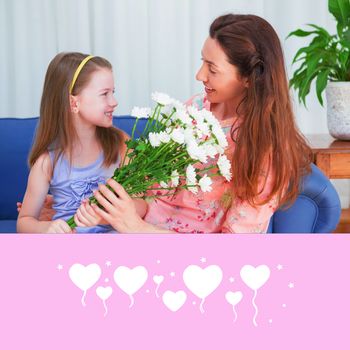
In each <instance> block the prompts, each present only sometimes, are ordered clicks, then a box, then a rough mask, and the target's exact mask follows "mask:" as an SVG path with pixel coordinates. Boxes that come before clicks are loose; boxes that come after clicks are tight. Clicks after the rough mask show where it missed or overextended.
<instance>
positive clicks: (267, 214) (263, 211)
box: [222, 173, 277, 233]
mask: <svg viewBox="0 0 350 350" xmlns="http://www.w3.org/2000/svg"><path fill="white" fill-rule="evenodd" d="M270 174H271V173H270ZM272 181H273V176H272V175H268V177H267V179H266V183H265V184H264V187H263V191H262V192H261V194H260V195H259V197H258V200H259V199H260V200H262V199H263V198H266V197H267V195H268V194H269V193H270V191H271V186H272ZM264 182H265V181H264ZM262 186H263V185H262ZM276 208H277V198H276V197H273V198H272V199H271V200H270V201H269V202H267V203H266V204H263V205H257V206H255V207H254V206H252V205H250V204H249V203H248V202H244V201H243V202H242V201H240V200H234V201H233V203H232V205H231V207H230V208H229V209H228V211H227V214H226V218H225V221H224V223H223V225H222V232H227V233H265V232H266V231H267V228H268V226H269V222H270V219H271V216H272V214H273V213H274V212H275V210H276Z"/></svg>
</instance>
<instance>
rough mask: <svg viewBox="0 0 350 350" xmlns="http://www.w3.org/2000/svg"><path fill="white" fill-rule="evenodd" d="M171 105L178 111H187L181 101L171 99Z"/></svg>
mask: <svg viewBox="0 0 350 350" xmlns="http://www.w3.org/2000/svg"><path fill="white" fill-rule="evenodd" d="M171 104H172V105H173V106H174V107H175V109H176V111H179V110H185V109H186V106H185V105H184V104H183V103H182V102H180V101H178V100H176V99H174V98H173V99H171Z"/></svg>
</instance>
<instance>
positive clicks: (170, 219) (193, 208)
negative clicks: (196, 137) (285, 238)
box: [145, 95, 277, 233]
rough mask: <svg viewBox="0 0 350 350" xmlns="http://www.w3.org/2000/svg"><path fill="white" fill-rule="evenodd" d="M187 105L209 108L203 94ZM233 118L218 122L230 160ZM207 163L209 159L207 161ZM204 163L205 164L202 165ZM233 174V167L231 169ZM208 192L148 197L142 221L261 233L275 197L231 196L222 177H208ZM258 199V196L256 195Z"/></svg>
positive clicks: (184, 229) (186, 229) (188, 229)
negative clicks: (262, 200)
mask: <svg viewBox="0 0 350 350" xmlns="http://www.w3.org/2000/svg"><path fill="white" fill-rule="evenodd" d="M188 104H192V105H194V106H195V107H197V108H198V109H202V108H206V109H208V110H210V102H209V101H208V100H207V99H206V96H203V95H200V96H198V95H197V96H195V97H193V98H192V99H191V100H190V101H189V102H188ZM234 122H235V119H234V118H231V119H226V120H223V121H221V122H220V124H221V126H222V128H223V131H224V132H225V134H226V138H227V141H228V148H227V151H226V156H227V157H228V158H229V159H232V154H233V152H234V148H235V144H234V142H233V140H232V138H231V136H230V130H231V126H232V125H233V123H234ZM209 162H210V161H209ZM206 165H208V163H207V164H206ZM233 176H234V169H233ZM212 181H213V184H212V191H211V192H202V191H201V190H199V191H198V193H197V194H193V193H192V192H190V191H186V190H182V191H179V192H178V193H177V194H176V195H174V196H171V197H160V198H157V199H152V200H151V201H150V202H149V205H148V212H147V214H146V216H145V220H146V221H147V222H149V223H151V224H154V225H156V226H159V227H162V228H165V229H168V230H172V231H175V232H181V233H264V232H266V230H267V228H268V225H269V221H270V218H271V216H272V214H273V213H274V211H275V210H276V206H277V204H276V200H275V199H273V200H271V201H270V202H269V203H267V204H265V205H261V206H256V207H253V206H251V205H250V204H249V203H247V202H242V201H239V200H237V199H236V200H235V199H233V198H232V183H231V182H227V181H226V180H225V179H224V178H223V177H222V176H214V177H212ZM271 181H272V179H271V176H268V177H267V180H266V183H265V186H264V189H263V191H262V193H261V194H260V196H261V198H263V197H264V196H266V195H267V194H268V193H269V191H270V189H271ZM259 198H260V197H259Z"/></svg>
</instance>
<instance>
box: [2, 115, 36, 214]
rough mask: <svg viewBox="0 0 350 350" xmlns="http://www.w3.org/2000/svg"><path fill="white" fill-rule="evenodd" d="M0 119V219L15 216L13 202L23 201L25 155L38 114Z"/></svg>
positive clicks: (26, 154)
mask: <svg viewBox="0 0 350 350" xmlns="http://www.w3.org/2000/svg"><path fill="white" fill-rule="evenodd" d="M0 121H1V127H0V145H1V147H0V160H1V171H0V184H1V188H2V191H1V192H2V193H1V195H0V220H11V219H12V220H15V219H16V218H17V207H16V202H18V201H22V199H23V195H24V192H25V189H26V186H27V178H28V173H29V168H28V165H27V159H28V153H29V150H30V148H31V145H32V141H33V135H34V131H35V127H36V124H37V121H38V118H28V119H15V118H3V119H1V120H0Z"/></svg>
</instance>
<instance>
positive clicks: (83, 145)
mask: <svg viewBox="0 0 350 350" xmlns="http://www.w3.org/2000/svg"><path fill="white" fill-rule="evenodd" d="M117 104H118V103H117V101H116V99H115V97H114V80H113V73H112V66H111V64H110V63H109V62H108V61H107V60H105V59H104V58H101V57H94V56H88V55H84V54H81V53H60V54H58V55H57V56H56V57H55V58H54V59H53V60H52V61H51V63H50V65H49V67H48V70H47V73H46V77H45V83H44V89H43V95H42V99H41V106H40V120H39V126H38V129H37V133H36V138H35V142H34V145H33V148H32V150H31V153H30V156H29V165H30V167H31V170H30V174H29V178H28V185H27V190H26V193H25V196H24V200H23V204H22V207H21V210H20V213H19V216H18V221H17V231H18V232H42V233H44V232H47V233H68V232H72V230H71V229H70V227H69V225H68V224H67V223H66V221H65V220H67V219H69V218H70V217H71V216H73V215H74V214H75V213H76V214H75V217H74V219H75V222H76V223H77V225H78V227H77V232H108V231H112V228H111V227H110V226H109V225H97V224H100V223H101V222H102V221H101V219H100V217H99V216H97V215H96V214H95V213H94V211H93V210H92V209H91V206H90V205H88V204H87V200H86V199H84V198H88V197H90V196H91V195H92V194H93V191H94V190H95V189H97V187H98V185H99V184H100V183H104V182H106V180H107V179H108V178H110V177H111V176H112V175H113V171H114V169H115V168H116V167H117V166H118V164H119V160H120V159H121V158H122V156H123V155H124V153H125V150H126V147H125V144H124V141H125V140H126V135H125V134H124V133H123V132H122V131H121V130H118V129H116V128H114V127H113V124H112V121H113V116H112V115H113V111H114V109H115V108H116V106H117ZM48 192H50V193H51V194H52V195H53V204H52V208H53V209H54V211H55V215H54V217H53V218H52V221H39V220H38V217H39V213H40V209H41V207H42V205H43V203H44V201H45V198H46V195H47V193H48ZM136 207H137V208H138V209H139V210H140V211H139V214H140V215H141V216H142V215H144V209H145V208H144V206H143V203H142V202H141V201H137V203H136ZM87 226H90V227H87Z"/></svg>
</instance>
